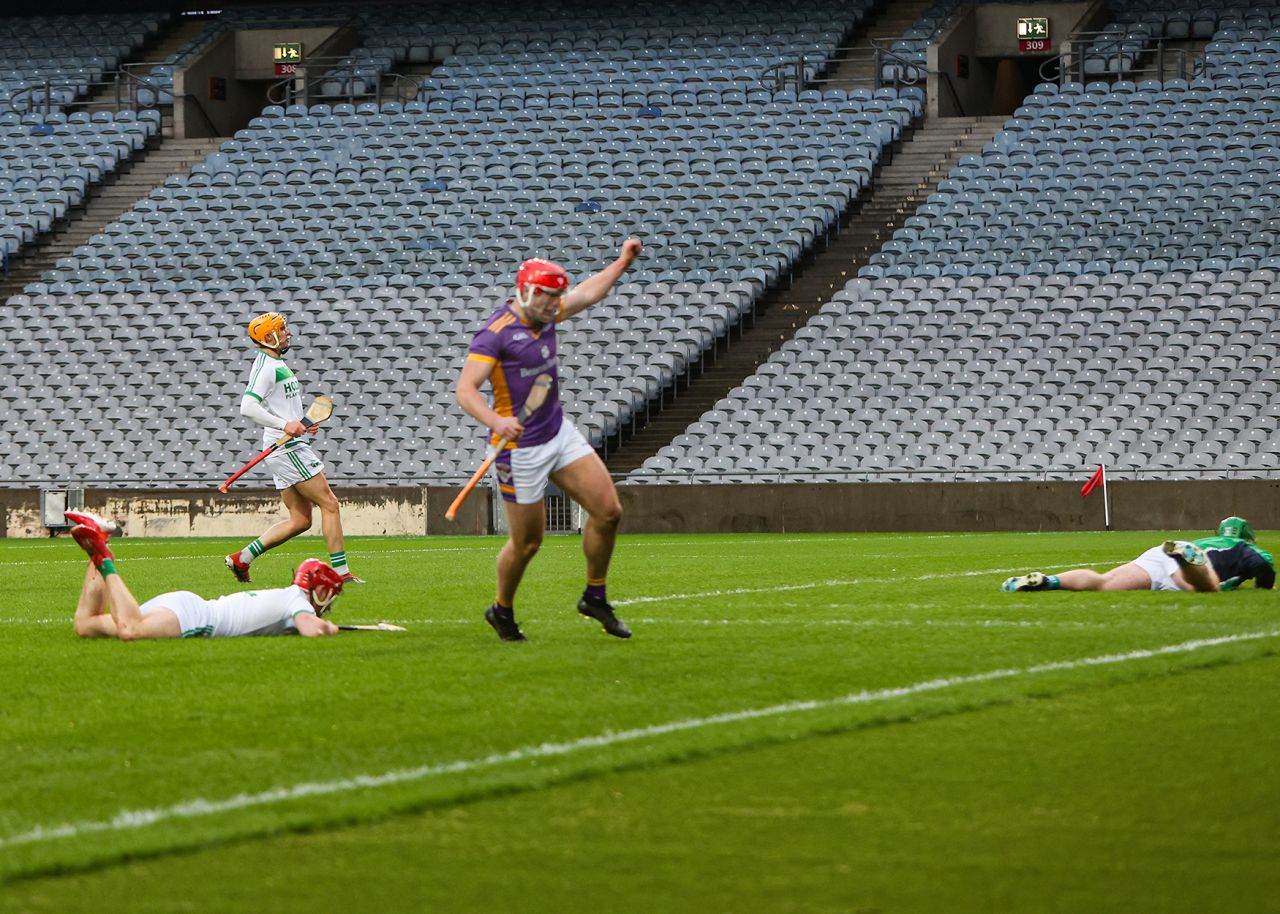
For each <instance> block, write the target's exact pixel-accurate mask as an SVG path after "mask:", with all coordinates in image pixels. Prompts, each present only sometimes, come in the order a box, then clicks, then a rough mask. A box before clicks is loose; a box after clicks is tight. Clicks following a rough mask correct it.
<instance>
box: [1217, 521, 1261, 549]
mask: <svg viewBox="0 0 1280 914" xmlns="http://www.w3.org/2000/svg"><path fill="white" fill-rule="evenodd" d="M1218 536H1233V537H1235V538H1236V539H1242V540H1245V541H1246V542H1249V543H1253V542H1257V539H1258V535H1257V534H1256V533H1254V532H1253V525H1252V524H1250V523H1249V522H1248V521H1247V520H1245V519H1244V518H1243V517H1236V516H1234V515H1232V516H1231V517H1224V518H1223V519H1222V523H1220V524H1218Z"/></svg>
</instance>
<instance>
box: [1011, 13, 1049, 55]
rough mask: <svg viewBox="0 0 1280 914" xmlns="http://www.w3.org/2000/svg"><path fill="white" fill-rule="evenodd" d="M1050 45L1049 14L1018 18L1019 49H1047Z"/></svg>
mask: <svg viewBox="0 0 1280 914" xmlns="http://www.w3.org/2000/svg"><path fill="white" fill-rule="evenodd" d="M1050 47H1051V43H1050V41H1049V18H1048V17H1047V16H1038V17H1033V18H1029V19H1019V20H1018V50H1019V51H1047V50H1049V48H1050Z"/></svg>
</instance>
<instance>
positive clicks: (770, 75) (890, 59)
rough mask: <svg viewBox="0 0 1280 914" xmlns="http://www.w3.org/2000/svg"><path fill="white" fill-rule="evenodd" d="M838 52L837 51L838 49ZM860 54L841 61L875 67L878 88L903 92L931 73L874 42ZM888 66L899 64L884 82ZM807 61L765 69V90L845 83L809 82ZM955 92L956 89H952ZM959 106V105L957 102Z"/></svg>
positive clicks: (823, 79) (831, 80) (826, 79)
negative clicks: (805, 73) (806, 67)
mask: <svg viewBox="0 0 1280 914" xmlns="http://www.w3.org/2000/svg"><path fill="white" fill-rule="evenodd" d="M837 50H838V49H837ZM850 50H856V51H857V54H855V55H851V56H848V57H845V58H843V59H842V60H841V61H840V62H841V63H847V62H854V63H865V62H867V61H869V62H870V63H871V65H872V85H873V86H874V87H875V88H877V89H883V88H885V87H890V86H891V87H893V88H895V89H900V88H902V87H903V86H915V85H919V83H920V82H921V81H922V80H923V79H924V77H926V76H927V75H928V74H929V73H930V71H929V70H926V69H925V67H924V66H922V65H921V64H919V63H917V62H915V61H913V60H908V59H907V58H905V57H903V56H902V55H901V54H899V53H898V52H896V51H894V50H892V49H891V48H887V47H884V46H882V45H880V44H877V43H876V42H874V41H873V42H872V46H871V47H870V48H865V47H863V48H855V49H850ZM886 64H897V65H898V66H897V68H896V70H895V71H894V76H893V77H892V78H889V79H885V76H884V70H885V65H886ZM804 66H805V62H804V58H803V57H801V58H797V59H796V60H794V61H791V60H786V61H781V62H779V63H776V64H774V65H772V66H770V67H768V68H766V69H765V70H764V71H763V72H762V73H761V74H760V80H761V82H762V83H765V86H766V88H769V89H771V90H772V91H775V92H776V91H778V90H780V89H786V88H788V87H789V86H795V87H796V89H797V91H798V90H800V89H803V88H804V87H805V86H806V85H811V86H821V85H827V84H831V83H837V82H845V80H843V79H836V78H832V77H829V76H828V77H819V78H816V79H810V80H806V79H805V78H804ZM953 89H954V87H953ZM957 104H959V102H958V100H957Z"/></svg>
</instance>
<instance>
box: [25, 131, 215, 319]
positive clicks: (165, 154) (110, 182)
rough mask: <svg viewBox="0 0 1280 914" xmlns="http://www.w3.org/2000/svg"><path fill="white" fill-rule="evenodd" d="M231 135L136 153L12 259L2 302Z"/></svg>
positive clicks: (163, 144)
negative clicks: (64, 216) (56, 223)
mask: <svg viewBox="0 0 1280 914" xmlns="http://www.w3.org/2000/svg"><path fill="white" fill-rule="evenodd" d="M227 139H228V138H227V137H209V138H205V139H195V140H176V139H163V140H160V141H159V145H157V146H155V147H153V148H148V149H144V150H143V151H142V152H139V153H137V154H136V155H135V156H134V158H133V159H132V160H131V162H129V163H128V164H126V165H125V166H123V168H122V169H121V170H119V171H117V172H115V173H114V174H112V175H109V176H108V177H107V178H106V180H104V181H103V182H102V183H101V184H98V185H95V186H92V187H90V188H89V189H88V191H87V193H86V196H85V203H84V207H83V209H80V210H72V211H71V212H69V213H68V218H67V220H66V222H64V223H62V224H60V225H55V226H54V228H53V230H52V231H50V232H47V233H46V234H45V235H43V236H41V237H40V238H37V239H36V241H35V242H34V243H32V244H30V245H27V246H26V248H24V249H23V250H22V251H21V252H20V254H19V256H18V257H16V258H15V259H14V260H13V261H11V262H10V266H9V273H8V275H7V276H5V277H4V279H3V281H0V301H6V300H7V299H8V298H9V296H10V295H13V294H15V293H17V292H21V291H22V289H23V288H24V287H25V286H26V285H27V283H30V282H36V281H38V280H39V279H40V278H41V275H42V274H43V273H44V272H45V271H46V270H50V269H53V267H54V265H55V264H56V263H57V261H58V260H59V259H60V258H63V257H69V256H71V255H72V253H73V251H74V250H75V249H76V248H77V247H79V246H80V245H82V244H84V243H85V242H87V241H88V240H89V239H90V238H91V237H92V236H93V235H95V234H97V233H98V232H101V231H102V230H103V228H105V227H106V226H107V225H108V224H109V223H111V222H113V221H115V220H116V219H118V218H119V217H120V216H121V215H122V214H123V213H124V212H126V211H127V210H128V209H129V208H130V207H132V206H133V204H134V203H135V202H137V201H138V200H140V199H142V198H143V197H145V196H147V194H149V193H151V191H152V190H154V189H155V188H156V187H158V186H160V185H161V184H163V183H164V182H165V179H167V178H169V177H170V176H171V175H178V174H186V173H187V172H189V171H190V170H191V166H192V165H195V164H196V163H197V162H200V161H203V159H204V158H205V156H207V155H208V154H209V153H211V152H214V151H215V150H217V149H218V148H219V147H220V146H221V145H222V144H223V143H225V142H226V141H227ZM152 142H155V140H154V139H153V141H152Z"/></svg>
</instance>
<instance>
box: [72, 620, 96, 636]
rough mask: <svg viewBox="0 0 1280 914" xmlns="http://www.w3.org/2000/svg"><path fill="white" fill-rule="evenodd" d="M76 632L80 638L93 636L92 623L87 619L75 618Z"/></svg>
mask: <svg viewBox="0 0 1280 914" xmlns="http://www.w3.org/2000/svg"><path fill="white" fill-rule="evenodd" d="M75 626H76V634H77V635H79V636H80V637H81V638H92V637H93V624H92V623H91V622H90V621H89V620H88V619H76V622H75Z"/></svg>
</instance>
